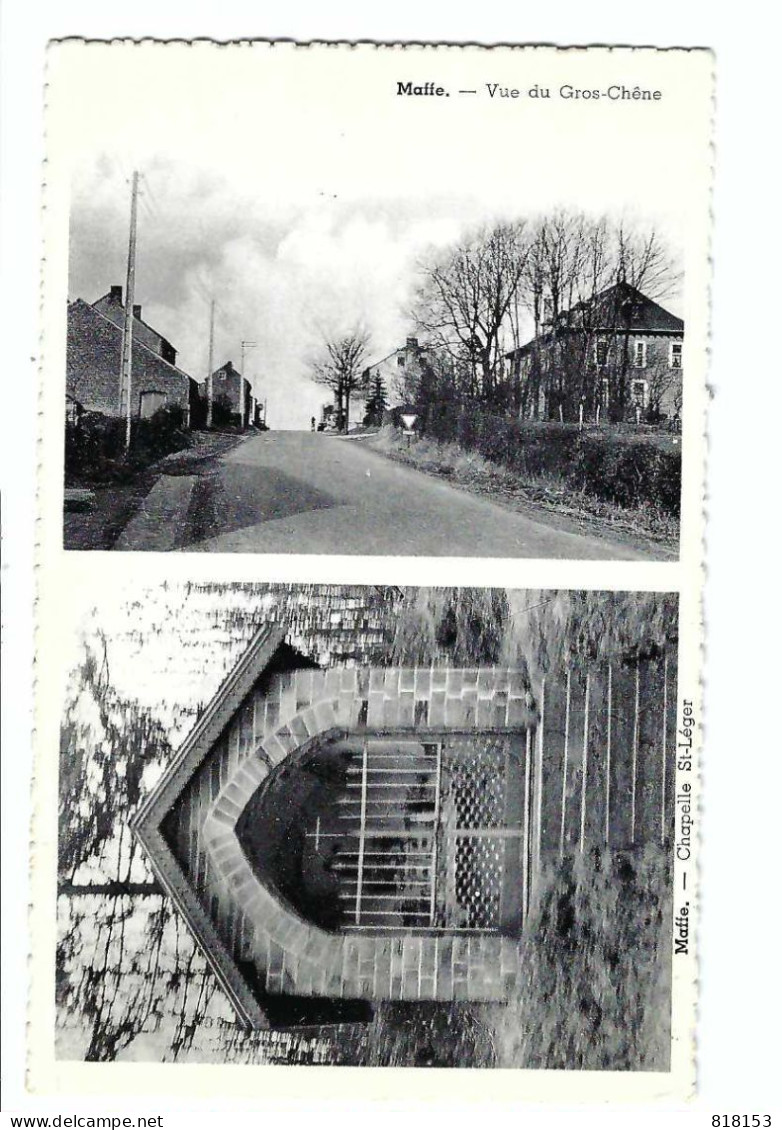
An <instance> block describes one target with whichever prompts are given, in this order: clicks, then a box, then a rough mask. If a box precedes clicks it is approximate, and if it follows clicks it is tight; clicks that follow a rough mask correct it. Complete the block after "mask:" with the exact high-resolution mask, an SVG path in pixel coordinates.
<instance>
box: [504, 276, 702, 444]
mask: <svg viewBox="0 0 782 1130" xmlns="http://www.w3.org/2000/svg"><path fill="white" fill-rule="evenodd" d="M506 361H507V364H508V375H509V377H510V378H511V380H512V381H513V382H514V383H515V386H516V393H517V397H518V403H519V404H520V406H521V408H520V414H521V416H522V417H523V418H537V419H544V420H556V419H562V420H570V421H574V420H577V419H578V418H579V411H580V410H582V411H583V415H584V418H585V419H587V420H589V421H590V422H594V421H596V420H598V419H601V418H602V419H603V420H614V421H618V420H626V419H630V420H634V419H640V420H647V421H651V422H657V421H660V420H670V421H677V420H678V419H679V418H680V416H681V401H682V384H683V375H684V322H683V321H682V319H681V318H678V317H677V316H676V315H675V314H672V313H670V312H669V311H668V310H666V309H664V308H663V307H662V306H660V305H659V304H658V303H657V302H654V301H653V300H652V299H650V298H647V297H646V295H644V294H642V293H641V292H640V291H639V290H637V289H636V288H635V287H633V286H630V284H629V283H625V282H622V283H618V284H616V285H615V286H612V287H609V288H608V289H607V290H605V291H603V292H601V293H600V294H598V295H596V296H595V297H594V298H591V299H589V300H587V301H584V302H579V303H577V304H576V305H575V306H573V307H572V308H571V309H569V310H566V311H563V312H561V313H560V314H559V315H558V316H557V317H555V318H551V317H548V318H547V320H546V321H545V322H544V324H543V325H542V327H541V331H540V333H538V334H537V335H536V336H535V337H534V338H533V339H532V340H531V341H528V342H527V343H526V344H524V345H522V346H520V347H518V348H517V349H514V350H512V351H511V352H509V353H508V354H507V355H506Z"/></svg>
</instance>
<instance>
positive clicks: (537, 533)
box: [116, 432, 665, 561]
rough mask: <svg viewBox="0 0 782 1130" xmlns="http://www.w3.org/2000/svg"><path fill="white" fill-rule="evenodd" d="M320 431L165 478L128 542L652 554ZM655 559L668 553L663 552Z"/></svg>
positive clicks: (235, 451)
mask: <svg viewBox="0 0 782 1130" xmlns="http://www.w3.org/2000/svg"><path fill="white" fill-rule="evenodd" d="M563 525H564V524H563V522H562V521H561V520H559V519H558V518H557V517H556V516H555V515H547V514H546V513H545V512H541V513H540V515H539V516H536V517H535V518H531V517H528V516H526V515H524V514H520V513H518V512H517V511H514V510H511V509H509V508H507V507H504V506H502V505H499V504H497V503H494V502H491V501H490V500H488V499H486V498H484V497H480V496H477V495H471V494H468V493H466V492H464V491H461V490H458V489H456V488H454V487H452V486H450V485H449V484H448V483H445V482H443V481H441V480H439V479H436V478H433V477H432V476H429V475H426V474H423V473H422V472H420V471H417V470H414V469H413V468H411V467H407V466H404V465H402V464H399V463H395V462H393V461H391V460H389V459H386V458H385V457H384V456H383V455H380V454H379V453H377V452H375V451H373V450H372V447H371V444H369V443H368V442H367V441H366V440H346V439H340V438H338V437H335V436H326V435H322V434H319V433H312V432H265V433H262V434H258V435H252V436H249V437H248V438H247V439H245V440H243V441H242V442H241V443H240V444H239V445H238V446H236V447H234V448H232V449H231V450H230V451H229V452H228V453H227V454H225V455H223V456H221V457H220V458H218V459H215V460H213V461H209V462H207V463H206V464H205V465H204V466H203V467H202V468H199V473H197V474H185V475H181V474H174V475H167V474H163V475H161V477H160V478H159V479H158V481H157V482H156V484H155V486H154V487H153V488H152V490H151V491H150V493H149V495H148V496H147V498H146V499H145V500H144V503H143V505H142V508H141V510H140V511H139V512H138V513H137V514H136V515H135V517H134V518H133V519H132V520H131V521H130V522H129V524H128V525H127V526H126V528H125V530H124V531H123V533H122V534H121V535H120V538H119V540H118V542H117V544H116V548H117V549H125V550H175V549H179V550H187V551H189V552H192V551H201V552H207V553H209V552H211V553H337V554H391V555H396V554H401V555H408V556H409V555H430V556H448V557H505V558H512V557H543V558H580V559H592V560H608V559H610V560H622V561H633V560H649V559H650V557H651V556H653V554H652V553H651V552H650V551H649V550H648V549H645V548H643V547H642V546H641V545H640V544H639V545H638V546H634V545H632V544H629V543H628V542H622V541H619V540H615V541H614V540H610V539H608V538H601V537H596V536H591V535H586V534H582V533H577V532H573V531H572V530H571V529H567V528H563ZM655 556H665V555H664V554H659V555H655Z"/></svg>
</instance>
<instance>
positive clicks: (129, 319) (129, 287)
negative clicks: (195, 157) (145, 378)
mask: <svg viewBox="0 0 782 1130" xmlns="http://www.w3.org/2000/svg"><path fill="white" fill-rule="evenodd" d="M137 214H138V172H136V171H134V173H133V180H132V188H131V193H130V238H129V240H128V274H127V279H126V281H125V325H124V329H123V333H122V369H121V373H120V412H123V410H124V414H125V451H126V452H128V451H129V450H130V427H131V417H132V412H133V398H132V388H131V384H132V382H131V372H132V365H133V301H134V299H135V296H136V222H137Z"/></svg>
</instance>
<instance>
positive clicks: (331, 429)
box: [57, 45, 708, 561]
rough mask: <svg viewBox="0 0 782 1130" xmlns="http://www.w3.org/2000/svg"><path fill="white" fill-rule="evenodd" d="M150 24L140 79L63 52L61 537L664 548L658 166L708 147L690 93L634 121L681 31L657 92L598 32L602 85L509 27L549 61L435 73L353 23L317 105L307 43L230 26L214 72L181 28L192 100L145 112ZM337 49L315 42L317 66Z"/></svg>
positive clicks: (447, 64) (676, 314)
mask: <svg viewBox="0 0 782 1130" xmlns="http://www.w3.org/2000/svg"><path fill="white" fill-rule="evenodd" d="M256 46H257V45H256ZM261 48H262V45H261ZM93 51H94V54H93ZM147 52H148V53H147V54H146V56H145V64H146V68H147V69H146V70H145V76H146V79H147V82H148V90H147V91H146V92H141V93H140V92H139V91H138V89H137V88H136V87H135V86H134V87H133V88H132V96H129V95H128V88H127V87H125V86H123V84H122V83H121V82H119V81H118V80H117V79H115V78H113V77H112V79H111V80H110V79H109V75H108V73H107V68H106V61H105V59H104V55H103V54H101V53H100V52H99V50H98V49H97V47H96V46H95V45H93V46H92V47H91V46H89V45H88V46H87V48H86V51H85V52H83V59H82V62H83V63H85V64H86V70H85V74H84V76H82V77H81V78H77V77H71V78H69V83H70V87H69V90H68V92H67V93H68V104H69V106H70V108H71V109H72V112H73V113H74V114H75V115H77V116H79V117H81V115H82V113H84V114H86V108H87V105H89V104H90V103H91V102H92V100H93V98H95V97H97V96H98V91H100V97H101V98H102V99H106V100H107V106H106V108H105V109H104V114H105V115H109V114H110V121H111V128H110V130H108V131H107V132H106V133H103V122H104V120H105V119H104V118H102V117H101V118H99V119H98V122H97V123H92V122H88V123H85V128H84V130H83V131H81V130H80V134H79V137H78V138H75V139H74V142H75V144H76V145H77V156H73V157H72V158H71V160H70V162H69V167H68V175H69V178H70V183H69V192H68V196H69V200H68V205H67V207H68V216H69V228H68V230H69V235H68V267H67V318H66V323H67V324H63V323H62V322H61V321H60V322H59V324H58V327H57V329H58V333H60V334H63V335H64V337H65V339H66V344H65V347H64V350H63V351H62V354H61V357H60V360H61V363H62V366H63V368H64V372H62V373H61V374H60V378H61V381H62V387H63V397H62V401H61V407H62V415H61V431H62V433H64V439H63V440H62V442H63V444H64V448H63V450H64V456H63V457H64V495H63V538H64V546H65V548H66V549H70V550H124V551H182V550H186V551H188V552H191V551H194V552H209V553H224V552H230V553H253V554H255V553H295V554H323V553H326V554H350V555H367V554H371V555H386V556H387V555H404V556H421V555H423V556H449V557H498V558H559V559H579V560H580V559H590V560H618V561H670V560H675V559H676V558H677V557H678V553H679V521H680V511H681V493H682V444H683V433H682V424H683V417H684V411H685V406H684V380H685V372H686V365H687V354H688V346H687V344H686V342H688V341H689V340H690V338H689V334H687V335H686V334H685V326H686V318H685V314H686V305H687V302H688V296H687V286H688V278H687V271H686V266H687V262H686V261H687V257H688V255H690V256H691V257H692V247H693V245H694V241H695V240H696V237H697V232H698V227H697V225H696V226H695V228H694V229H693V227H692V225H690V224H689V213H690V212H691V205H690V201H691V200H692V197H693V192H694V191H695V190H696V189H697V187H698V181H697V179H695V178H694V177H692V176H691V177H690V178H689V179H687V178H686V175H685V173H686V170H687V169H688V168H689V169H690V170H695V171H697V172H699V173H701V174H703V173H705V172H706V170H707V167H708V166H707V164H706V160H705V152H704V150H703V149H702V148H701V147H700V146H699V145H693V137H692V135H691V133H690V131H689V129H688V128H687V122H686V121H684V122H681V123H680V125H679V128H678V129H674V130H672V131H670V130H662V129H660V128H659V124H658V123H662V122H663V121H665V122H670V116H669V115H670V113H671V106H672V104H673V103H674V101H675V100H676V99H677V94H678V91H677V86H676V84H677V83H678V84H680V83H681V81H682V79H683V78H684V77H685V75H686V73H687V68H686V67H683V66H682V60H681V59H678V60H675V62H676V66H675V67H674V68H673V72H672V73H671V75H670V77H669V78H668V79H666V74H667V71H668V69H669V68H666V67H663V68H662V71H661V74H662V78H663V79H666V81H667V82H669V83H670V85H666V88H665V90H661V89H658V88H657V87H656V86H654V85H650V87H649V88H646V87H643V88H641V87H640V86H637V85H636V86H632V87H627V86H626V85H624V84H623V83H622V82H611V81H609V80H610V75H611V74H612V73H613V72H614V71H616V74H617V76H618V75H619V74H620V73H621V74H624V73H625V72H626V70H627V66H628V65H630V64H629V63H625V62H624V61H622V62H620V61H619V58H620V57H617V60H616V61H614V59H613V57H610V56H608V55H606V56H604V59H605V67H606V73H605V74H604V75H603V76H602V81H603V83H604V86H605V88H604V90H603V92H602V102H601V103H600V105H599V106H598V105H596V104H591V103H590V102H587V101H586V100H585V99H584V98H583V97H582V98H579V95H582V96H583V95H585V94H586V95H588V96H589V98H590V99H592V97H593V95H594V94H598V93H599V92H598V91H594V92H593V91H590V90H587V91H583V90H581V89H580V88H578V87H577V86H574V85H573V82H572V80H573V78H574V77H575V76H576V75H577V74H578V72H579V71H580V70H581V69H582V68H583V65H584V62H585V60H584V59H583V58H581V59H578V60H575V59H573V60H569V61H568V62H567V63H565V61H564V60H563V61H562V63H561V64H560V63H559V62H558V61H556V60H552V59H551V58H549V59H548V60H546V62H547V68H543V66H542V62H543V60H542V59H541V60H540V62H538V61H537V56H536V55H535V54H534V53H533V54H531V55H527V56H525V55H524V53H523V52H521V53H518V57H517V58H516V59H515V58H514V55H513V53H509V54H506V56H505V60H504V62H503V69H509V70H518V71H519V73H521V74H527V75H536V74H537V75H539V76H542V75H543V74H544V73H548V72H550V71H552V70H553V72H554V74H553V77H552V78H551V79H550V80H547V82H546V83H545V84H544V83H542V81H541V82H539V83H530V82H528V83H527V87H526V89H525V90H524V91H521V92H520V91H519V89H518V88H517V87H516V86H514V85H512V84H511V85H506V84H505V83H499V82H490V81H483V82H481V81H479V80H478V78H475V77H474V76H475V75H476V74H477V75H481V71H482V68H481V66H480V58H477V59H476V58H475V57H473V58H465V60H464V63H463V65H462V67H461V69H460V60H459V57H458V53H454V52H451V53H450V54H448V53H447V52H444V53H443V54H442V55H441V56H439V57H438V60H437V66H438V67H439V68H440V70H441V71H442V73H443V75H444V77H443V80H442V82H443V85H442V86H436V87H435V84H434V83H429V84H428V85H427V84H423V85H420V84H417V83H416V82H415V79H414V78H413V79H409V80H408V81H404V76H405V75H414V73H415V71H416V70H417V60H416V58H415V53H414V52H401V51H400V52H397V53H396V56H395V54H394V52H393V51H385V52H380V51H375V52H374V58H373V59H372V65H373V68H374V69H373V80H372V83H371V90H370V91H369V92H367V93H366V98H367V103H366V105H360V104H357V103H354V102H350V103H349V104H348V105H344V104H343V102H344V99H345V97H346V95H345V94H340V92H339V90H336V89H334V88H332V87H331V86H330V85H329V80H330V76H331V75H332V73H333V69H334V67H335V65H337V61H336V58H337V57H336V56H335V53H334V51H333V50H332V51H331V52H328V51H325V52H323V53H322V54H319V55H317V56H316V57H313V56H312V55H311V53H310V54H309V55H308V56H304V55H303V54H300V55H299V56H296V55H295V53H294V52H292V51H288V52H283V53H281V54H279V55H278V54H277V53H276V52H274V53H270V52H268V51H263V50H262V49H261V51H260V52H259V54H258V58H257V63H258V66H257V68H256V69H255V70H254V71H252V72H250V71H249V70H248V68H247V65H246V64H247V60H248V59H250V60H254V55H255V51H254V48H252V47H250V46H248V48H247V51H246V52H242V53H237V55H236V56H235V60H236V62H237V64H238V65H237V66H236V67H235V68H232V69H231V71H230V72H226V67H225V57H224V56H223V57H221V56H220V55H219V52H216V51H215V50H214V49H211V50H210V48H209V45H202V52H201V53H202V55H203V58H201V59H200V62H199V54H198V53H194V54H191V58H190V61H184V62H183V61H182V60H181V59H177V60H176V62H177V65H176V68H175V70H176V75H177V77H176V82H177V88H178V90H179V91H180V94H182V92H186V93H187V96H188V98H189V97H190V96H192V98H193V100H194V103H195V106H192V105H191V104H190V103H189V102H188V101H187V99H186V101H185V103H184V104H182V103H180V102H179V101H177V103H176V104H175V105H174V106H170V105H167V108H166V112H165V113H164V114H162V115H161V108H160V105H159V103H158V99H157V97H156V95H157V94H158V93H159V92H160V90H161V89H162V85H163V82H164V78H165V75H166V73H167V71H168V62H167V60H166V58H165V57H166V56H167V55H168V53H169V52H168V49H165V48H156V47H155V45H150V46H149V47H148V48H147ZM114 53H115V52H114V49H113V48H112V49H111V50H110V52H109V54H110V55H112V56H114ZM104 54H105V52H104ZM650 54H651V56H653V55H654V53H650ZM649 58H650V56H649V55H647V56H646V62H647V64H648V62H649ZM68 59H69V54H68V52H67V50H66V51H65V52H64V55H63V56H62V63H63V65H66V64H67V62H68ZM135 59H137V56H135ZM112 62H114V59H112ZM116 62H118V64H119V72H118V73H119V74H122V73H132V72H133V69H134V66H137V62H135V60H134V54H133V52H132V51H131V52H127V51H126V50H125V49H123V48H122V47H119V48H117V55H116ZM468 62H469V66H468V65H467V64H468ZM364 63H366V59H363V60H362V58H361V54H360V53H355V54H347V55H345V56H344V57H343V58H342V59H340V60H339V63H338V66H339V68H340V81H341V82H344V83H345V84H346V86H345V87H344V90H345V91H349V90H358V89H359V85H360V88H361V90H362V92H363V91H364V74H365V66H364V65H362V64H364ZM476 63H478V66H476ZM93 64H94V65H93ZM552 64H553V65H552ZM204 66H207V67H208V69H207V71H206V73H209V74H213V75H214V76H215V82H214V83H212V84H209V85H208V87H207V89H208V97H207V96H205V88H204V82H203V74H204ZM633 66H635V67H636V69H637V61H636V60H634V62H633ZM693 69H694V71H695V72H697V70H698V65H697V59H696V61H695V62H694V63H693ZM493 70H496V66H494V67H492V66H491V65H489V63H488V60H487V62H486V68H485V75H483V76H482V77H484V78H486V79H487V80H488V78H490V77H491V74H492V71H493ZM653 70H654V68H652V72H653ZM161 72H162V74H161ZM462 73H463V74H464V75H465V76H467V75H468V74H469V75H472V76H473V78H471V79H470V82H469V83H467V80H466V77H465V79H464V83H466V85H467V86H470V89H459V86H458V80H459V75H460V74H462ZM156 76H160V77H156ZM395 76H396V77H395ZM568 76H570V78H571V81H570V82H564V81H563V80H564V79H565V78H567V77H568ZM104 81H110V82H111V85H110V88H109V89H108V90H104V89H103V88H102V84H103V82H104ZM660 81H662V79H661V80H660ZM553 82H556V83H558V86H552V85H551V83H553ZM159 84H160V85H159ZM324 84H325V86H326V87H327V88H328V90H329V94H328V95H327V96H325V97H324V98H323V102H322V105H318V106H317V107H315V106H313V102H312V98H313V92H314V90H315V89H318V90H320V89H321V88H322V87H323V86H324ZM430 87H432V88H436V89H437V90H440V91H441V95H440V97H439V98H438V96H437V95H436V94H434V93H433V92H432V90H430V89H429V88H430ZM341 89H342V87H340V90H341ZM514 91H515V93H514ZM633 91H637V93H636V94H635V95H634V94H633ZM269 100H274V101H275V103H279V104H281V106H282V107H283V111H282V112H281V113H280V114H276V115H275V116H273V117H268V116H265V115H262V114H258V108H259V107H262V106H264V105H265V104H266V103H267V102H268V101H269ZM666 100H667V101H666ZM196 107H197V111H198V112H199V113H200V114H202V116H201V117H199V121H198V129H197V130H194V129H193V123H192V122H191V121H190V120H189V114H195V113H196V112H197V111H196ZM231 114H233V115H234V116H237V115H238V118H239V123H238V124H237V127H236V128H237V130H239V129H240V128H241V124H242V122H244V121H245V120H247V126H248V128H247V133H246V136H247V138H248V140H247V142H246V144H242V146H241V148H240V150H239V151H238V152H237V150H236V146H235V145H234V134H233V132H232V131H231V133H230V134H229V136H228V138H227V137H226V134H225V128H224V127H225V117H226V116H227V115H231ZM256 115H257V117H256ZM606 115H609V116H610V118H611V122H612V130H615V131H616V133H615V134H614V133H612V136H611V142H610V144H609V145H606V144H605V140H604V138H603V137H602V133H603V131H604V130H605V116H606ZM250 122H252V125H250ZM379 128H380V129H382V134H383V140H382V142H381V141H380V139H379V137H378V129H379ZM292 132H293V133H295V135H296V137H297V144H296V145H295V146H291V145H286V144H285V139H286V138H287V137H289V136H290V134H291V133H292ZM161 133H162V134H163V137H161ZM479 133H480V135H481V138H482V140H481V146H482V149H483V150H484V151H485V152H490V153H491V157H490V158H489V159H488V160H486V161H483V160H480V161H478V160H475V159H473V157H472V156H471V154H470V145H471V144H472V142H473V141H474V140H475V139H476V137H477V135H478V134H479ZM227 140H228V141H229V146H227V145H226V141H227ZM594 150H597V151H599V160H596V159H595V154H594ZM668 168H677V169H678V175H677V176H675V177H673V176H670V175H668V174H667V172H666V170H667V169H668ZM574 174H576V175H574ZM699 202H700V204H701V206H703V207H704V208H705V201H704V199H703V198H701V199H700V201H699ZM696 285H697V284H696ZM64 297H65V295H63V298H64ZM702 297H703V296H698V295H697V294H695V295H690V296H689V304H690V308H693V307H697V305H698V302H699V301H701V300H702ZM698 332H699V331H698V330H697V329H696V334H697V333H698ZM693 356H694V357H695V358H696V361H697V360H698V349H697V338H696V349H695V352H694V354H693ZM58 363H59V362H58ZM63 378H64V379H63Z"/></svg>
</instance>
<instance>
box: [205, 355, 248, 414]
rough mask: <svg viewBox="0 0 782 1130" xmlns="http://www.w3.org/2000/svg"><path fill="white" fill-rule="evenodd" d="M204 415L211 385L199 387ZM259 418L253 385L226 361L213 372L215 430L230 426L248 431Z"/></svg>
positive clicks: (206, 383)
mask: <svg viewBox="0 0 782 1130" xmlns="http://www.w3.org/2000/svg"><path fill="white" fill-rule="evenodd" d="M198 392H199V396H200V398H201V401H202V412H203V411H204V406H206V405H207V402H208V398H209V388H208V382H207V381H202V382H201V384H200V385H199V386H198ZM255 419H256V402H255V398H254V396H253V394H252V387H251V385H250V382H249V381H248V380H247V379H246V377H243V376H242V374H241V373H240V372H239V370H238V369H236V368H234V365H233V362H232V361H226V363H225V364H224V365H221V366H220V368H219V369H215V371H214V373H212V423H213V424H214V425H215V427H221V426H223V427H225V426H227V425H231V426H233V427H238V428H248V427H249V426H250V424H252V423H254V421H255Z"/></svg>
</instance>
